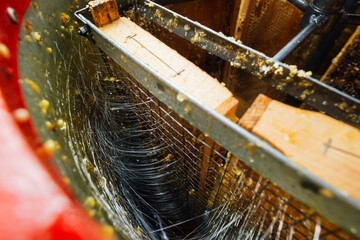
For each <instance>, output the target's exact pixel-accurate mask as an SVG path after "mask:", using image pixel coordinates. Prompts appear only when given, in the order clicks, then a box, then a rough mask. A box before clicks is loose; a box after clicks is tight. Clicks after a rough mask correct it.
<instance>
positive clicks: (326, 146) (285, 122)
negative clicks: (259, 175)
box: [239, 96, 360, 200]
mask: <svg viewBox="0 0 360 240" xmlns="http://www.w3.org/2000/svg"><path fill="white" fill-rule="evenodd" d="M264 99H265V100H264ZM239 125H240V126H242V127H244V128H245V129H248V130H249V131H251V132H252V133H254V134H255V135H257V136H259V137H260V138H262V139H264V140H266V141H267V142H269V143H270V144H271V145H272V146H274V147H275V148H276V149H278V150H279V151H281V152H282V153H283V154H284V155H286V156H287V157H289V158H290V159H291V160H292V161H294V162H295V163H297V164H298V165H299V166H301V167H303V168H305V169H307V170H308V171H310V172H311V173H313V174H314V175H316V176H317V177H319V178H320V179H322V180H324V181H325V182H327V183H329V184H330V185H332V186H334V187H336V188H338V189H339V190H341V191H343V192H346V193H347V194H349V195H350V196H351V197H352V198H354V199H356V200H360V185H359V182H360V144H359V143H360V131H359V130H358V129H356V128H354V127H352V126H349V125H347V124H345V123H343V122H340V121H338V120H335V119H333V118H331V117H329V116H326V115H324V114H322V113H318V112H313V111H308V110H302V109H298V108H295V107H291V106H288V105H286V104H283V103H281V102H278V101H275V100H271V99H266V97H265V96H260V97H258V98H257V100H255V102H254V104H253V105H252V106H251V107H250V108H249V110H248V111H247V112H246V113H245V114H244V116H243V117H242V118H241V120H240V121H239ZM329 196H331V194H330V195H329Z"/></svg>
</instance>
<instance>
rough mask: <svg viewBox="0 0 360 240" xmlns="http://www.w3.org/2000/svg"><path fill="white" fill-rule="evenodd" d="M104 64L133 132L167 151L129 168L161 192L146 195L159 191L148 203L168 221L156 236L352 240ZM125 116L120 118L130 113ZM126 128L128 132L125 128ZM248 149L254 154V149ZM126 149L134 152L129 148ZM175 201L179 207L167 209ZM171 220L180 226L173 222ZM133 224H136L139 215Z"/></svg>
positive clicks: (113, 64)
mask: <svg viewBox="0 0 360 240" xmlns="http://www.w3.org/2000/svg"><path fill="white" fill-rule="evenodd" d="M105 59H106V62H107V64H108V66H109V69H110V71H111V76H114V78H115V79H116V80H115V83H114V86H115V87H116V88H118V89H119V90H120V92H121V94H120V98H126V99H127V101H128V103H127V104H129V103H131V104H134V106H136V110H134V109H133V110H132V111H134V113H135V115H136V116H135V119H133V118H130V119H131V121H132V122H134V121H136V122H137V124H135V125H138V126H137V129H136V133H138V132H139V129H141V132H144V133H142V134H141V135H143V136H142V137H144V138H145V139H152V140H149V141H147V143H146V145H147V144H149V146H150V147H147V148H148V149H149V148H150V149H152V147H155V146H162V147H161V148H159V149H153V150H152V151H151V153H150V154H154V156H156V159H154V158H152V157H150V159H144V160H140V161H138V162H136V161H135V163H134V161H132V164H131V165H132V167H133V168H134V169H130V171H132V170H134V171H135V172H136V174H135V175H136V176H139V178H137V179H136V183H134V186H136V185H138V184H139V185H140V186H142V187H144V186H146V185H147V184H153V183H154V181H153V180H151V181H150V179H146V177H145V178H143V177H141V175H143V174H144V175H145V176H149V177H150V178H153V177H154V176H156V179H157V181H158V182H157V184H158V185H159V186H161V187H164V188H162V189H157V190H154V189H152V188H150V187H149V188H148V189H147V190H149V191H150V192H151V194H150V192H149V194H150V195H151V196H152V197H156V191H159V192H158V193H159V194H160V199H157V200H154V199H152V200H153V204H154V205H151V204H152V201H147V203H146V204H149V205H150V206H149V207H150V208H154V209H156V211H158V213H159V218H160V219H161V220H160V219H158V222H157V223H156V224H159V223H160V222H163V225H162V226H157V227H155V228H156V229H157V230H153V232H155V233H157V234H160V233H161V231H160V229H163V230H165V231H168V232H170V233H172V234H178V233H179V232H180V233H181V234H184V235H181V234H180V235H177V237H181V238H184V239H187V238H193V237H195V238H209V239H221V238H226V239H239V238H248V239H255V238H260V239H266V238H269V239H313V238H315V239H317V238H318V239H352V237H351V236H350V235H348V234H346V233H345V232H344V231H342V230H341V229H340V228H339V227H337V226H336V225H334V224H331V223H329V222H328V221H327V220H326V219H324V218H323V217H321V216H320V215H318V214H316V213H315V212H314V210H312V209H311V208H308V207H306V206H305V205H303V204H301V203H299V202H298V201H296V200H295V199H294V198H293V197H291V196H290V195H289V194H288V193H286V192H285V191H283V190H282V189H281V188H279V187H277V186H276V185H274V184H272V183H271V182H270V181H269V180H268V179H266V178H264V177H262V176H260V175H259V174H258V173H256V172H255V171H253V170H252V169H251V168H250V167H248V166H247V165H246V164H245V163H243V162H242V161H241V160H239V159H238V158H236V157H235V156H233V155H232V154H231V153H230V152H228V151H227V150H226V149H224V148H223V147H221V146H219V145H218V144H216V143H215V142H214V141H213V140H211V139H210V138H209V137H207V136H206V135H205V134H204V133H202V132H201V131H199V130H198V129H196V128H195V127H193V126H192V125H191V124H189V123H188V122H187V121H186V120H184V119H183V118H182V117H180V116H179V115H178V114H177V113H176V112H174V111H172V110H170V109H169V108H168V107H167V106H166V105H165V104H164V103H162V102H160V101H159V100H158V99H157V98H156V97H154V96H153V95H152V94H151V93H150V92H149V91H148V90H146V89H145V88H144V87H143V86H142V85H140V84H139V83H138V82H137V81H136V80H135V79H134V78H132V77H131V76H129V75H128V74H127V73H126V72H125V71H124V70H123V69H122V68H121V67H120V66H119V65H118V64H117V63H116V62H114V61H113V60H112V59H111V58H110V57H108V56H107V57H106V58H105ZM112 87H113V86H112ZM120 106H121V105H120ZM110 109H113V110H114V111H116V109H117V108H116V106H114V107H110ZM122 110H125V112H124V113H123V114H128V113H129V112H128V111H126V109H122ZM122 124H125V125H126V121H125V122H122ZM133 124H134V123H132V125H133ZM134 133H135V132H134ZM134 133H133V134H130V135H131V136H130V138H133V137H134ZM129 140H130V139H129ZM130 141H133V140H130ZM247 147H248V148H249V149H250V151H251V149H252V146H250V145H249V146H247ZM127 149H129V151H130V152H131V149H132V148H131V147H130V148H129V147H128V148H127ZM134 153H135V158H136V157H139V156H141V154H140V155H139V154H138V152H136V149H134ZM127 156H129V155H127ZM143 161H145V162H143ZM133 164H134V165H133ZM110 168H111V167H110ZM125 168H126V167H125ZM126 171H127V170H126ZM108 177H109V178H111V177H112V174H109V175H108ZM140 179H143V181H144V182H139V181H142V180H140ZM147 181H148V182H147ZM144 194H145V195H146V193H144ZM162 194H164V195H162ZM139 197H140V198H142V197H141V196H139ZM126 199H128V197H127V198H126ZM170 202H171V204H174V205H173V206H171V207H168V204H169V203H170ZM139 204H140V205H142V204H144V203H139ZM162 208H164V210H162ZM132 211H133V209H132ZM162 211H164V212H162ZM177 211H178V212H177ZM181 212H182V213H181ZM184 213H188V214H189V213H190V215H188V216H184ZM174 214H175V215H177V217H180V219H177V221H175V219H168V218H172V216H174ZM130 215H131V214H130ZM137 217H140V216H139V215H138V216H137ZM134 218H135V222H136V221H139V220H138V219H137V220H136V214H135V216H134ZM139 225H140V226H141V223H140V224H139ZM160 225H161V224H160ZM153 227H154V226H153ZM145 234H146V232H145ZM170 236H171V235H170ZM173 237H174V236H173Z"/></svg>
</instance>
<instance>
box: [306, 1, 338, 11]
mask: <svg viewBox="0 0 360 240" xmlns="http://www.w3.org/2000/svg"><path fill="white" fill-rule="evenodd" d="M344 2H345V1H344V0H313V1H312V2H311V3H310V4H311V5H312V7H314V8H315V9H317V10H320V11H322V12H328V13H333V12H337V11H339V10H340V9H341V8H342V6H343V5H344Z"/></svg>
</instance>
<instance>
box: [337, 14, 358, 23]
mask: <svg viewBox="0 0 360 240" xmlns="http://www.w3.org/2000/svg"><path fill="white" fill-rule="evenodd" d="M341 21H343V22H345V23H350V24H355V25H360V14H351V13H344V14H343V16H342V19H341Z"/></svg>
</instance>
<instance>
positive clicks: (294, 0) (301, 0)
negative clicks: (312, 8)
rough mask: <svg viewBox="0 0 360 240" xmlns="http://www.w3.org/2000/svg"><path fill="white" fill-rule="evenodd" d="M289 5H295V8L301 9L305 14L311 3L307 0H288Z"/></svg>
mask: <svg viewBox="0 0 360 240" xmlns="http://www.w3.org/2000/svg"><path fill="white" fill-rule="evenodd" d="M288 2H289V3H291V4H293V5H294V6H295V7H297V8H298V9H300V10H301V11H303V12H305V11H306V9H307V7H308V6H309V3H308V2H306V1H305V0H288Z"/></svg>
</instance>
